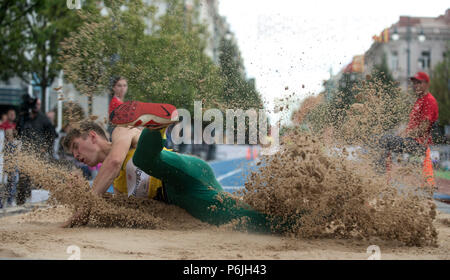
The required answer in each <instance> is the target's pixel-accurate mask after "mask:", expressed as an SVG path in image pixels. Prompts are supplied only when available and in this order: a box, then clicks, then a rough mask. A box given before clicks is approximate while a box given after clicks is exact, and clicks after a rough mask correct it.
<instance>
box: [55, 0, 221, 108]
mask: <svg viewBox="0 0 450 280" xmlns="http://www.w3.org/2000/svg"><path fill="white" fill-rule="evenodd" d="M167 3H168V5H167V7H168V9H167V10H166V12H165V13H164V14H163V15H161V16H159V17H157V16H156V13H157V9H156V7H154V6H151V5H145V4H143V3H142V1H141V0H130V1H110V2H105V5H106V6H107V7H108V8H109V14H108V16H106V17H103V18H101V19H99V20H96V21H87V22H86V23H85V24H84V25H83V26H82V27H81V28H80V32H77V33H73V34H72V36H71V37H70V38H68V39H67V40H66V41H65V42H64V46H63V53H64V60H63V66H64V70H65V74H66V77H67V79H68V80H69V81H70V82H72V83H73V84H74V85H75V86H76V87H77V89H78V90H79V91H80V92H81V93H83V94H86V95H88V96H91V95H92V94H98V93H101V92H104V91H105V90H106V89H108V88H110V80H111V78H112V77H114V76H123V77H126V78H127V79H128V84H129V91H128V94H127V98H128V99H133V100H141V101H147V102H165V103H171V104H174V105H175V106H177V107H179V108H185V109H188V110H189V111H190V112H191V114H193V105H194V102H193V101H194V100H203V101H204V104H205V107H212V106H213V102H214V100H216V98H215V97H216V96H219V95H220V92H221V89H222V79H221V77H220V75H219V69H218V67H217V66H215V65H214V64H213V62H212V60H211V59H210V58H209V57H207V56H206V55H205V54H204V49H205V46H206V41H205V39H204V38H205V37H206V35H207V34H206V29H205V27H204V26H203V25H201V24H198V22H199V20H198V13H197V10H196V9H193V10H192V11H186V10H185V8H184V5H183V1H180V0H170V1H167ZM124 7H126V8H124ZM88 18H90V16H88Z"/></svg>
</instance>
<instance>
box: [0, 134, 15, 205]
mask: <svg viewBox="0 0 450 280" xmlns="http://www.w3.org/2000/svg"><path fill="white" fill-rule="evenodd" d="M15 134H16V130H15V129H6V130H5V148H4V155H5V173H6V174H7V180H6V185H5V191H4V193H3V197H0V202H2V201H4V202H6V205H8V206H11V205H12V204H13V198H14V195H15V193H16V188H17V183H18V179H19V178H18V177H19V173H18V170H17V165H16V164H15V163H14V160H16V158H15V157H14V153H15V152H16V151H17V149H18V148H19V145H20V143H19V141H18V140H17V139H16V137H15ZM6 205H1V203H0V208H2V207H3V206H6Z"/></svg>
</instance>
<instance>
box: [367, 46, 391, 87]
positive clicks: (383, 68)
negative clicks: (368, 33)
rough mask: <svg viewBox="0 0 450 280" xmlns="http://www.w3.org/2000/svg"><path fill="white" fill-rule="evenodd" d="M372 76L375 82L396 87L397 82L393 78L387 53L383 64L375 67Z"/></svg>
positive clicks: (384, 55) (382, 61)
mask: <svg viewBox="0 0 450 280" xmlns="http://www.w3.org/2000/svg"><path fill="white" fill-rule="evenodd" d="M371 76H372V79H373V80H375V81H379V82H381V83H383V84H386V85H394V82H395V80H394V78H393V77H392V74H391V71H390V70H389V67H388V64H387V58H386V54H385V53H384V54H383V58H382V60H381V63H380V64H375V65H374V67H373V69H372V72H371Z"/></svg>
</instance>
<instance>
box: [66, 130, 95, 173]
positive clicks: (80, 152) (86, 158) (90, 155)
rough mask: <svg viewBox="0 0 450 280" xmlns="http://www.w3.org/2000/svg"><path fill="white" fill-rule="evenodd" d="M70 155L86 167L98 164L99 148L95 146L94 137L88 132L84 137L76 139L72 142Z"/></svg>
mask: <svg viewBox="0 0 450 280" xmlns="http://www.w3.org/2000/svg"><path fill="white" fill-rule="evenodd" d="M70 150H71V152H72V155H73V156H74V157H75V158H76V159H77V160H78V161H80V162H82V163H84V164H86V165H88V166H96V165H97V164H99V162H100V161H99V159H98V152H99V147H98V145H96V141H95V135H93V134H92V132H90V133H89V134H88V135H87V136H86V137H78V138H75V139H74V140H73V141H72V145H71V148H70Z"/></svg>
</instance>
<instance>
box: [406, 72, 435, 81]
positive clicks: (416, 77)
mask: <svg viewBox="0 0 450 280" xmlns="http://www.w3.org/2000/svg"><path fill="white" fill-rule="evenodd" d="M409 79H410V80H419V81H426V82H427V83H429V82H430V77H429V76H428V74H427V73H425V72H417V73H416V75H414V76H412V77H411V78H409Z"/></svg>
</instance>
